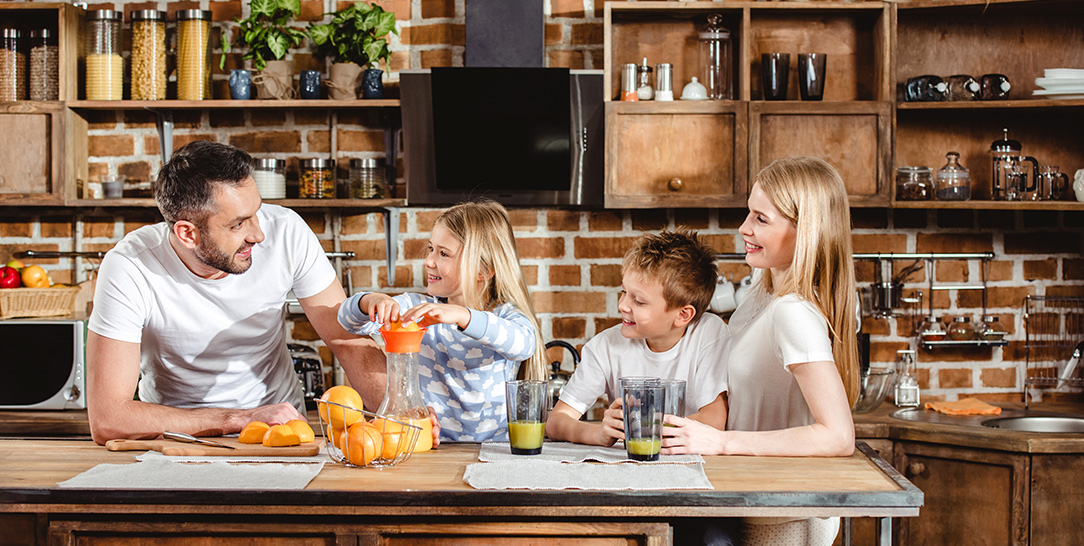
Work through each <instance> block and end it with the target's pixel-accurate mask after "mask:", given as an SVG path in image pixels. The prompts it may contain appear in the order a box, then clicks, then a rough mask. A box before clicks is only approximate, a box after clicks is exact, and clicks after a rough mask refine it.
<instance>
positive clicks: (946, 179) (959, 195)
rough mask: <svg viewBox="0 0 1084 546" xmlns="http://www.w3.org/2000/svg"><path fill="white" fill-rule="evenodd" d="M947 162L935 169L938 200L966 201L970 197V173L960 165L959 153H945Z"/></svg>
mask: <svg viewBox="0 0 1084 546" xmlns="http://www.w3.org/2000/svg"><path fill="white" fill-rule="evenodd" d="M945 159H947V160H948V163H946V164H945V166H944V167H941V168H940V169H937V180H936V184H937V199H938V200H939V201H967V200H968V199H971V174H970V173H969V172H968V170H967V169H965V168H964V167H963V166H962V165H960V154H959V153H958V152H949V153H947V154H945Z"/></svg>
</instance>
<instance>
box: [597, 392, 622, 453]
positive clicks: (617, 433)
mask: <svg viewBox="0 0 1084 546" xmlns="http://www.w3.org/2000/svg"><path fill="white" fill-rule="evenodd" d="M624 439H625V413H624V410H623V409H622V403H621V399H620V398H618V399H617V400H614V401H613V402H611V403H610V407H608V408H606V411H605V412H604V413H603V414H602V445H605V446H612V445H614V444H615V443H616V442H617V441H618V440H624Z"/></svg>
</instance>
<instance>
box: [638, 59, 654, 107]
mask: <svg viewBox="0 0 1084 546" xmlns="http://www.w3.org/2000/svg"><path fill="white" fill-rule="evenodd" d="M652 72H654V69H653V68H651V67H650V66H648V64H647V57H644V61H643V63H642V64H640V66H638V67H636V98H638V99H640V100H651V99H653V98H655V88H654V87H651V73H652Z"/></svg>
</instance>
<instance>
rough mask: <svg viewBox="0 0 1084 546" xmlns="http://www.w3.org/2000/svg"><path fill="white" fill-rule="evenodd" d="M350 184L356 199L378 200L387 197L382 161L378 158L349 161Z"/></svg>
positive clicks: (385, 175) (385, 177) (386, 182)
mask: <svg viewBox="0 0 1084 546" xmlns="http://www.w3.org/2000/svg"><path fill="white" fill-rule="evenodd" d="M350 182H351V185H352V186H353V190H354V195H352V196H351V197H354V198H356V199H380V198H383V197H387V195H388V181H387V174H386V171H385V169H384V160H383V159H380V158H370V159H351V160H350Z"/></svg>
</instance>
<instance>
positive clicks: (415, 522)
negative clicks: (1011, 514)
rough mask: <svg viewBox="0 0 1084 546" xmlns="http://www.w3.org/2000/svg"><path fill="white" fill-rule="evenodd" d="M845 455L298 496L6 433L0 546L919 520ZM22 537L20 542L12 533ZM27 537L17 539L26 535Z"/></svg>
mask: <svg viewBox="0 0 1084 546" xmlns="http://www.w3.org/2000/svg"><path fill="white" fill-rule="evenodd" d="M859 447H860V449H859V450H858V451H856V452H855V454H854V455H853V456H851V457H847V458H797V457H795V458H781V457H705V460H706V463H705V465H704V467H705V472H706V474H707V476H708V478H709V479H710V480H711V483H712V485H713V486H714V489H713V490H669V491H581V490H563V491H525V490H516V491H511V490H503V491H485V490H476V489H473V488H471V487H470V486H469V485H467V484H466V483H465V482H464V481H463V471H464V469H465V468H466V466H467V465H468V464H471V463H475V462H477V455H478V446H477V444H452V445H442V446H440V448H438V449H436V450H434V451H431V452H427V453H420V454H416V455H415V456H414V457H412V458H411V459H410V460H408V461H406V462H405V463H403V464H401V465H399V466H396V467H393V468H386V469H375V468H364V469H363V468H350V467H345V466H342V465H340V464H337V463H334V462H332V461H330V460H329V461H328V462H327V463H326V464H325V466H324V468H323V470H322V471H321V472H320V474H319V475H318V476H317V477H316V478H315V479H314V480H313V481H312V482H310V483H309V485H308V486H307V487H306V488H305V489H303V490H296V491H269V490H268V491H264V490H255V491H253V490H248V491H238V490H141V489H69V488H59V487H57V485H56V484H57V482H59V481H64V480H67V479H69V478H71V477H73V476H75V475H77V474H79V473H81V472H83V471H85V470H88V469H90V468H92V467H94V466H95V465H98V464H101V463H111V464H127V463H134V456H135V455H136V454H138V452H110V451H107V450H106V449H105V448H104V447H100V446H97V445H95V444H94V443H93V442H91V441H89V440H49V439H0V468H2V469H3V470H2V471H0V531H6V533H5V534H6V535H8V536H5V537H4V540H5V542H4V543H5V544H9V543H10V544H55V545H61V544H63V545H96V544H127V545H134V544H214V545H215V546H231V545H240V544H245V545H254V544H256V545H262V544H279V543H289V544H326V545H332V544H334V545H376V544H394V545H432V544H442V543H443V544H449V543H454V544H470V545H482V544H486V545H489V544H523V543H527V542H529V543H530V544H539V545H541V544H552V545H557V544H567V543H568V541H569V540H570V538H572V539H574V540H575V542H576V543H577V544H587V545H604V544H613V545H617V544H622V545H626V544H640V545H654V546H659V545H663V544H671V543H672V541H673V532H674V525H675V523H681V522H688V521H692V519H691V518H704V517H733V516H782V515H787V516H850V517H874V518H884V521H885V523H886V525H884V526H883V529H884V531H885V534H884V536H883V537H882V540H883V541H882V544H885V545H887V544H889V542H887V537H888V534H887V532H888V531H889V527H890V525H888V524H887V522H888V521H890V520H889V519H888V518H891V517H909V516H915V515H917V514H918V512H919V507H920V506H921V505H922V492H921V491H919V490H918V489H917V488H915V487H914V486H913V485H911V484H910V483H909V482H908V481H907V480H906V479H904V478H903V477H902V476H901V475H900V474H899V473H897V472H896V471H895V470H894V469H892V467H890V466H889V465H888V464H887V463H886V462H885V461H883V460H882V459H880V457H878V456H877V455H876V454H875V453H874V452H873V451H872V450H871V449H869V448H868V447H867V446H866V445H865V444H862V443H860V444H859ZM13 532H14V536H12V534H13ZM20 533H21V535H20Z"/></svg>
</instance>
